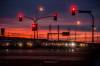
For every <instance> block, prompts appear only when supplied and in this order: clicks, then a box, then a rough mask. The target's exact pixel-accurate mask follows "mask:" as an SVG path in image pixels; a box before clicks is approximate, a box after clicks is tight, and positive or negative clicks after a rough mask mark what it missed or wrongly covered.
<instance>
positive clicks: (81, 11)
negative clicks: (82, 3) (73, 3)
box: [72, 9, 95, 43]
mask: <svg viewBox="0 0 100 66" xmlns="http://www.w3.org/2000/svg"><path fill="white" fill-rule="evenodd" d="M76 11H77V12H78V13H87V14H89V15H90V16H91V19H92V25H91V27H92V42H93V43H94V27H95V26H94V16H93V14H92V12H91V11H90V10H74V9H72V15H75V12H76Z"/></svg>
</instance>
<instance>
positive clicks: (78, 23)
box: [75, 21, 81, 41]
mask: <svg viewBox="0 0 100 66" xmlns="http://www.w3.org/2000/svg"><path fill="white" fill-rule="evenodd" d="M80 24H81V23H80V21H77V22H76V30H75V41H77V27H78V26H79V25H80Z"/></svg>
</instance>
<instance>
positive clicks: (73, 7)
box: [70, 4, 77, 16]
mask: <svg viewBox="0 0 100 66" xmlns="http://www.w3.org/2000/svg"><path fill="white" fill-rule="evenodd" d="M70 11H71V13H72V16H74V15H75V14H76V12H77V6H76V5H75V4H74V5H71V7H70Z"/></svg>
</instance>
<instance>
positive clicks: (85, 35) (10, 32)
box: [6, 28, 100, 41]
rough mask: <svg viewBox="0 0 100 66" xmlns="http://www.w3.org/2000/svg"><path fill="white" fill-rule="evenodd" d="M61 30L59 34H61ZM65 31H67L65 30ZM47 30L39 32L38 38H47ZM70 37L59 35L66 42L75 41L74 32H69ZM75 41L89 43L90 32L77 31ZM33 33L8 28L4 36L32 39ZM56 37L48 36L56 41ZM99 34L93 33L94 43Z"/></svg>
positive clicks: (98, 39) (21, 29)
mask: <svg viewBox="0 0 100 66" xmlns="http://www.w3.org/2000/svg"><path fill="white" fill-rule="evenodd" d="M63 31H65V30H62V31H60V32H63ZM66 31H67V30H66ZM52 32H53V33H56V32H57V30H53V31H52ZM47 33H48V30H39V38H47ZM70 34H71V35H70V36H62V35H61V34H60V39H63V40H67V39H71V40H72V41H73V40H75V31H70ZM76 34H77V36H76V37H77V39H76V40H77V41H91V32H80V31H77V32H76ZM33 35H34V33H33V32H32V31H31V30H29V29H28V28H8V29H7V30H6V36H9V37H24V38H33ZM57 37H58V36H57V35H52V36H50V39H53V40H56V39H57ZM99 37H100V32H95V41H100V38H99Z"/></svg>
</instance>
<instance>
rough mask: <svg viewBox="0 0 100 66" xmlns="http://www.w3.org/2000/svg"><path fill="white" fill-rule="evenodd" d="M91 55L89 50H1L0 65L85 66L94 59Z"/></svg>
mask: <svg viewBox="0 0 100 66" xmlns="http://www.w3.org/2000/svg"><path fill="white" fill-rule="evenodd" d="M93 53H94V52H91V50H90V49H89V48H67V49H40V48H38V49H1V50H0V65H1V64H2V66H84V65H85V64H86V65H87V63H89V62H90V61H91V58H93V59H94V56H95V55H93ZM95 53H97V52H95ZM91 54H92V55H91ZM96 55H97V54H96ZM88 60H89V62H88ZM91 62H92V61H91Z"/></svg>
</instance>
